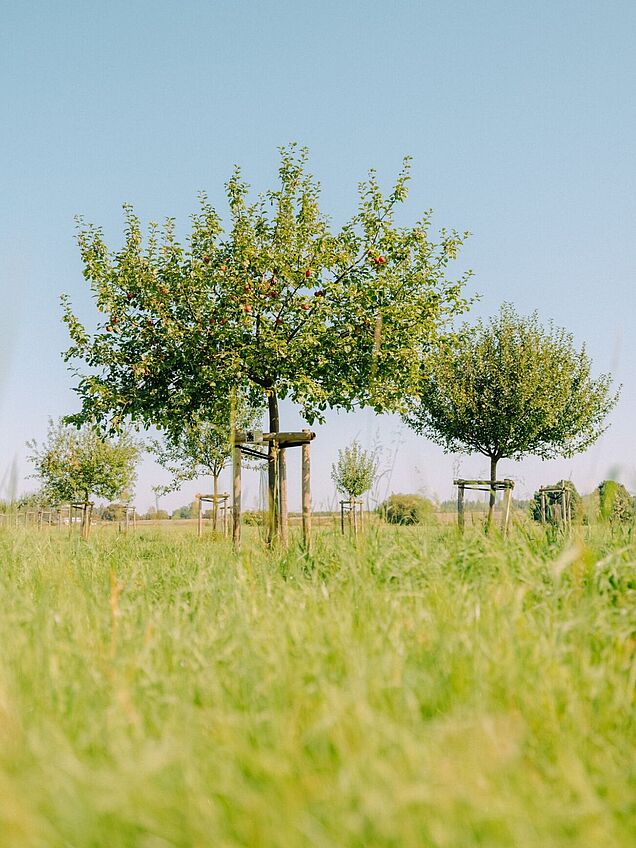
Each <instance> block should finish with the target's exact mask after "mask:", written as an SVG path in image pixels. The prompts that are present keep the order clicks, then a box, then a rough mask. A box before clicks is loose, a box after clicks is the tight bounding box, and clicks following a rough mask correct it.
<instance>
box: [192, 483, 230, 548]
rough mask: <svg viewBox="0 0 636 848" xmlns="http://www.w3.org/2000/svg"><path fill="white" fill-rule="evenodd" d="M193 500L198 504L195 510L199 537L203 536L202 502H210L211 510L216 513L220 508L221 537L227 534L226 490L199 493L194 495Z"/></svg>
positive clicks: (227, 496) (227, 500) (228, 503)
mask: <svg viewBox="0 0 636 848" xmlns="http://www.w3.org/2000/svg"><path fill="white" fill-rule="evenodd" d="M194 498H195V500H196V501H197V504H198V510H197V536H198V537H199V539H200V538H201V536H203V506H202V505H203V504H204V503H210V504H212V510H213V511H214V513H215V514H216V511H217V510H218V508H219V507H220V508H221V521H222V523H223V537H224V538H225V537H226V536H227V530H228V510H229V508H230V496H229V495H228V494H227V492H223V493H221V494H216V495H214V494H212V495H201V494H197V495H195V496H194Z"/></svg>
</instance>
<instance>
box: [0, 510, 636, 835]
mask: <svg viewBox="0 0 636 848" xmlns="http://www.w3.org/2000/svg"><path fill="white" fill-rule="evenodd" d="M250 533H252V534H254V531H253V530H250V531H248V533H247V543H246V544H245V545H244V549H243V551H242V552H241V554H240V556H235V555H234V554H233V553H232V551H231V549H230V547H229V546H228V545H227V544H226V543H225V542H222V541H221V542H217V541H213V540H211V539H207V540H206V539H204V540H202V541H201V542H198V541H197V540H196V539H195V538H193V534H192V532H191V531H188V532H186V531H185V529H184V530H180V529H176V530H174V531H173V532H170V533H166V532H165V531H163V530H162V529H161V528H156V529H154V528H140V529H138V530H137V532H136V533H135V534H133V533H130V534H128V535H124V534H118V533H116V532H114V531H112V530H107V529H98V530H97V531H96V532H95V533H94V535H93V537H92V538H91V540H90V541H89V542H88V543H87V544H82V543H80V542H79V540H78V539H77V538H75V537H74V536H73V537H72V538H71V537H69V533H68V530H66V531H52V532H50V533H49V532H46V531H43V532H40V533H38V532H37V531H35V530H30V529H27V530H22V529H19V530H11V531H9V530H5V531H0V549H1V552H2V570H1V572H0V585H1V593H2V602H1V603H2V614H1V616H0V644H1V645H2V655H1V660H0V736H1V745H0V833H1V834H2V836H1V837H0V841H1V844H2V845H3V846H10V848H26V847H27V846H28V848H34V846H37V848H57V846H60V848H85V846H95V848H97V846H99V847H100V848H102V846H108V848H124V846H126V848H129V846H139V847H140V848H167V846H214V848H224V846H264V848H265V846H266V847H267V848H269V847H270V846H271V848H296V846H298V848H300V846H303V848H304V846H312V848H334V846H356V848H362V846H368V847H369V848H375V846H380V847H381V848H384V846H387V848H388V846H391V848H410V846H413V848H426V846H440V848H441V846H444V848H469V847H470V846H487V847H488V848H498V846H511V848H512V846H515V848H524V847H525V846H533V847H534V846H536V848H551V846H554V848H557V846H558V848H567V846H577V848H587V846H589V848H599V846H612V848H618V847H619V846H633V845H634V844H636V759H635V757H634V753H635V745H634V743H635V741H636V728H635V724H634V693H635V688H636V659H635V649H636V545H634V544H633V543H632V542H631V539H630V537H629V535H628V534H616V535H612V533H611V532H610V531H609V530H602V529H598V530H586V531H585V534H583V531H581V535H580V537H579V536H577V535H576V534H575V536H574V537H573V538H571V539H565V538H563V537H561V536H558V535H556V536H555V538H553V539H549V540H548V539H546V536H545V534H544V533H543V532H542V531H541V530H540V529H537V528H528V529H523V528H520V529H517V530H515V532H514V533H513V534H512V536H511V538H510V539H509V540H508V541H506V542H504V541H502V540H501V539H497V538H493V539H487V538H485V537H484V536H483V535H482V534H481V533H479V532H478V530H476V529H475V530H469V531H468V532H467V533H466V534H465V536H464V537H463V538H461V539H460V538H458V537H457V535H456V532H455V529H454V528H449V527H437V528H430V529H428V530H415V529H414V530H410V529H408V528H396V529H394V530H391V529H387V528H384V529H378V528H371V529H370V530H369V532H368V533H367V534H366V536H365V537H364V538H363V539H360V540H359V542H358V544H357V545H354V544H352V543H351V542H350V541H349V540H345V539H341V538H340V537H338V536H337V535H334V534H332V533H331V532H330V531H327V530H325V531H322V532H320V533H318V534H317V538H316V544H315V549H314V552H313V555H312V556H308V555H306V554H305V553H303V552H302V551H301V550H300V548H298V547H296V546H292V548H291V550H290V551H289V552H288V553H287V554H285V555H274V554H270V553H268V552H267V551H265V550H264V549H262V548H261V547H260V545H259V543H258V542H257V540H256V537H255V535H252V537H250V535H249V534H250Z"/></svg>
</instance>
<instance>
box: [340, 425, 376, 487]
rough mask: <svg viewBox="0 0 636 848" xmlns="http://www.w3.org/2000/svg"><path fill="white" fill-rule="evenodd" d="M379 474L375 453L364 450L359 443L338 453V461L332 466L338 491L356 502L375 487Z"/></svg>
mask: <svg viewBox="0 0 636 848" xmlns="http://www.w3.org/2000/svg"><path fill="white" fill-rule="evenodd" d="M377 473H378V457H377V454H376V452H375V451H365V450H363V449H362V448H361V447H360V445H359V444H358V442H357V441H355V440H354V441H353V442H352V443H351V445H349V447H346V448H344V450H339V451H338V461H337V462H335V463H334V464H333V465H332V466H331V479H332V480H333V482H334V483H335V484H336V489H337V490H338V491H339V492H340V493H341V494H343V495H346V496H347V498H349V500H356V499H357V498H359V497H360V496H361V495H363V494H364V493H365V492H368V491H369V489H370V488H371V487H372V486H373V483H374V481H375V478H376V475H377Z"/></svg>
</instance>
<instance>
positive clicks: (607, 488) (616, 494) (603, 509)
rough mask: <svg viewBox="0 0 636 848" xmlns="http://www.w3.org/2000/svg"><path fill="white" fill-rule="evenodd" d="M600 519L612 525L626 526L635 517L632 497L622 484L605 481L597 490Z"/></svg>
mask: <svg viewBox="0 0 636 848" xmlns="http://www.w3.org/2000/svg"><path fill="white" fill-rule="evenodd" d="M597 492H598V507H599V517H600V519H601V521H609V522H610V523H611V524H626V523H628V522H630V521H631V520H632V519H633V517H634V506H633V500H632V496H631V495H630V494H629V492H628V491H627V489H626V488H625V486H623V484H622V483H617V482H616V481H615V480H603V482H602V483H601V484H600V485H599V486H598V488H597Z"/></svg>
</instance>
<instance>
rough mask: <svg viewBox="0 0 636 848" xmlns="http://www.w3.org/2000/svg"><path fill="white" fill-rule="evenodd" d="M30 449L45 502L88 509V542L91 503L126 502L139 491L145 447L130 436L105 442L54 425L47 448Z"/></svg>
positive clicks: (93, 434)
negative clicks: (136, 488) (134, 489)
mask: <svg viewBox="0 0 636 848" xmlns="http://www.w3.org/2000/svg"><path fill="white" fill-rule="evenodd" d="M28 446H29V448H30V449H31V455H30V460H31V462H33V464H34V466H35V473H34V475H33V476H34V477H36V478H38V479H39V480H40V481H41V484H42V495H43V497H44V498H46V499H47V500H48V501H49V502H51V503H55V504H60V503H66V502H70V503H73V502H79V503H82V504H83V505H84V509H83V513H82V537H83V538H84V539H86V538H88V533H89V528H90V514H91V508H90V498H91V497H98V498H105V499H107V500H113V499H114V498H126V497H127V496H128V495H129V494H130V490H131V489H132V486H133V485H134V482H135V479H136V465H137V461H138V459H139V454H140V446H139V445H138V444H137V443H136V442H135V440H134V439H133V438H132V437H131V436H130V434H128V433H124V434H122V435H120V436H119V438H117V439H106V438H103V437H102V436H101V435H100V434H99V433H98V432H96V431H95V430H94V429H92V428H89V427H83V428H81V429H79V430H78V429H76V428H75V427H69V426H66V425H65V424H63V423H61V422H57V423H55V422H53V421H51V422H49V431H48V435H47V439H46V442H45V443H44V444H43V445H42V446H41V447H40V446H39V445H38V444H37V442H36V441H35V440H33V441H31V442H29V443H28Z"/></svg>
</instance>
